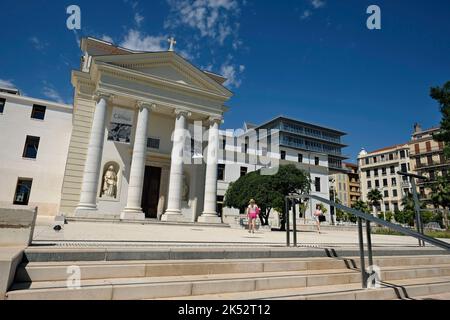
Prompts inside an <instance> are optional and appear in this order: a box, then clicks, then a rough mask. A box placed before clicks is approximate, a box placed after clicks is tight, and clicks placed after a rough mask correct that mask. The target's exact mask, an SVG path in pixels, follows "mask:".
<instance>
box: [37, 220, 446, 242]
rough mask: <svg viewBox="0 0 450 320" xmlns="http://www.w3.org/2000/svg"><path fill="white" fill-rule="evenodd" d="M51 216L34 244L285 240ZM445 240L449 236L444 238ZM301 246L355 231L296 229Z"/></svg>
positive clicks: (265, 233)
mask: <svg viewBox="0 0 450 320" xmlns="http://www.w3.org/2000/svg"><path fill="white" fill-rule="evenodd" d="M52 227H53V224H52V222H51V221H50V220H45V219H42V218H41V219H39V221H38V223H37V225H36V228H35V232H34V244H35V245H44V244H57V245H66V246H67V245H71V246H127V247H128V246H137V247H139V246H171V247H173V246H233V247H235V246H274V247H283V246H285V244H286V233H285V232H279V231H269V230H259V231H258V232H256V233H255V234H249V233H248V232H247V231H246V230H244V229H236V228H226V227H209V226H202V225H195V224H186V225H173V224H163V223H157V222H155V223H148V224H139V223H119V222H79V221H69V223H68V224H66V225H65V226H64V229H63V230H61V231H59V232H56V231H54V230H53V228H52ZM372 241H373V244H374V246H375V247H377V246H378V247H400V246H402V247H405V246H406V247H408V246H416V245H417V240H416V239H414V238H411V237H406V236H388V235H372ZM447 241H448V239H447ZM298 242H299V244H300V245H302V246H320V247H323V246H328V247H346V246H349V247H355V246H357V245H358V234H357V231H356V228H355V230H354V231H348V229H347V231H339V230H335V229H333V230H330V229H327V228H323V230H322V233H321V234H318V233H317V232H314V231H300V232H298Z"/></svg>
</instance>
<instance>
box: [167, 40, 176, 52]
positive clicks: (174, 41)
mask: <svg viewBox="0 0 450 320" xmlns="http://www.w3.org/2000/svg"><path fill="white" fill-rule="evenodd" d="M167 42H169V43H170V46H169V51H174V47H175V45H176V44H177V42H176V40H175V38H174V37H170V38H169V39H167Z"/></svg>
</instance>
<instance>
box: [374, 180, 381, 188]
mask: <svg viewBox="0 0 450 320" xmlns="http://www.w3.org/2000/svg"><path fill="white" fill-rule="evenodd" d="M375 187H376V188H379V187H380V181H379V180H375Z"/></svg>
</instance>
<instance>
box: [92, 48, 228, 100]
mask: <svg viewBox="0 0 450 320" xmlns="http://www.w3.org/2000/svg"><path fill="white" fill-rule="evenodd" d="M94 59H95V61H96V62H101V63H104V64H108V65H113V66H116V67H118V69H121V68H122V69H127V70H132V71H134V72H136V73H139V74H141V75H147V76H149V77H152V78H156V79H163V80H165V81H169V82H172V83H176V84H179V85H183V86H187V87H192V88H196V89H201V90H206V91H210V92H213V93H215V94H220V95H223V96H226V97H231V95H232V93H231V92H230V91H229V90H228V89H227V88H225V87H224V86H223V85H222V84H221V83H219V82H218V79H217V78H214V77H212V76H211V75H208V74H207V73H205V72H203V71H201V70H200V69H198V68H196V67H195V66H194V65H192V64H191V63H190V62H188V61H187V60H185V59H183V58H182V57H180V56H179V55H178V54H176V53H174V52H154V53H130V54H122V55H110V56H97V57H95V58H94Z"/></svg>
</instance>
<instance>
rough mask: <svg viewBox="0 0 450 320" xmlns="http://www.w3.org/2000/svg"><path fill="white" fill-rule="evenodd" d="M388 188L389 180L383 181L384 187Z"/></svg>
mask: <svg viewBox="0 0 450 320" xmlns="http://www.w3.org/2000/svg"><path fill="white" fill-rule="evenodd" d="M387 186H388V180H387V179H383V187H387Z"/></svg>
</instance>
